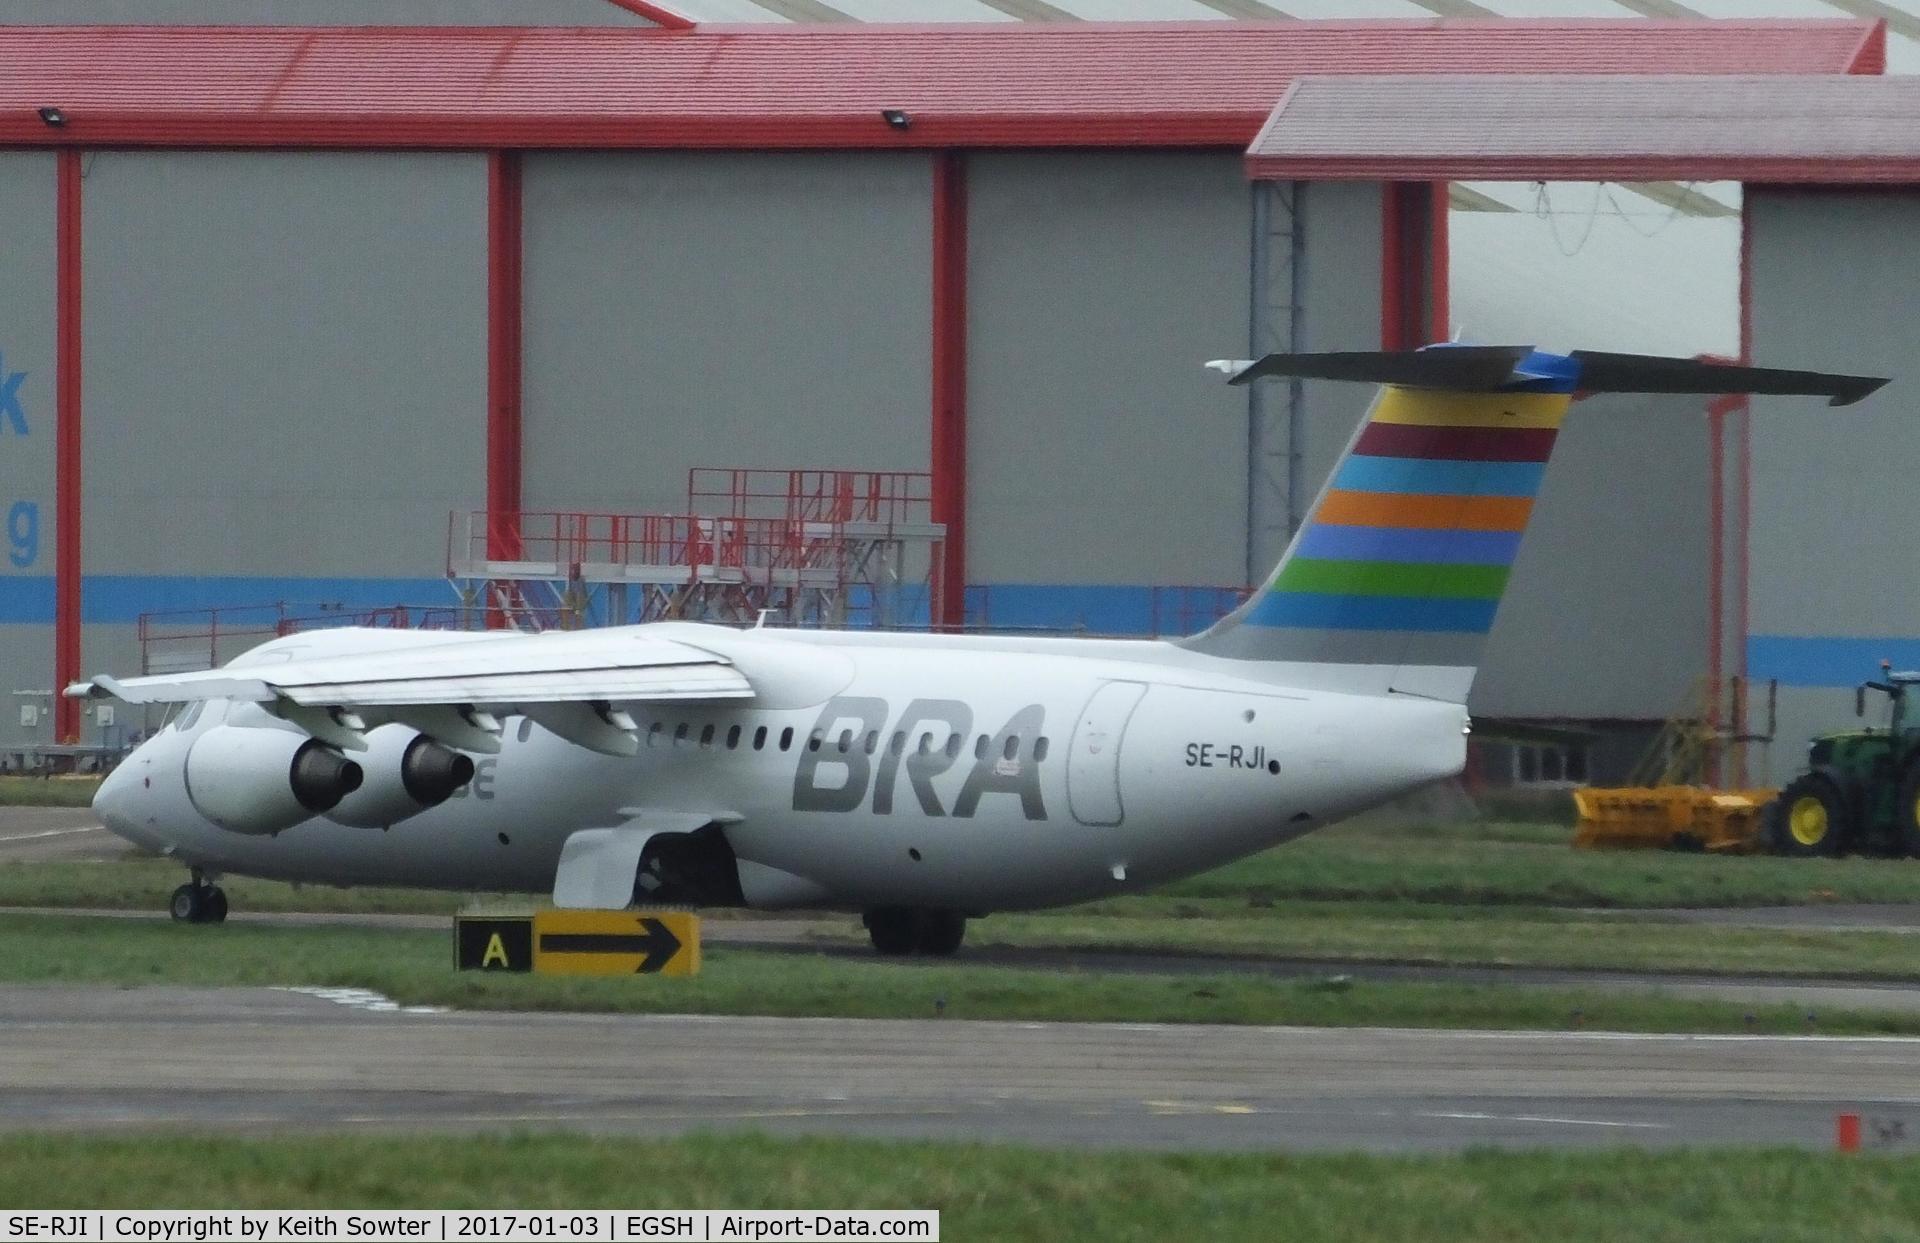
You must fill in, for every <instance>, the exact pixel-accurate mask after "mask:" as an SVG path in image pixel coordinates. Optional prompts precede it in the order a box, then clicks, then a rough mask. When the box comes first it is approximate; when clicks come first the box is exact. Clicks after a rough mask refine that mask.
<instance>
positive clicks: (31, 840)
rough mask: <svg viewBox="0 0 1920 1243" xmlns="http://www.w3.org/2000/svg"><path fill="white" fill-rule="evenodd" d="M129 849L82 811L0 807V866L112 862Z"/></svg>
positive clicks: (91, 814) (89, 812)
mask: <svg viewBox="0 0 1920 1243" xmlns="http://www.w3.org/2000/svg"><path fill="white" fill-rule="evenodd" d="M132 849H133V847H131V846H129V845H128V844H127V843H126V842H125V841H124V840H123V839H121V838H118V837H115V836H114V835H113V834H111V833H109V832H107V830H106V829H105V828H104V827H102V826H101V824H100V822H99V821H97V820H95V819H94V818H93V812H92V811H91V810H90V809H88V808H85V807H0V863H45V862H50V861H54V860H59V861H73V860H83V859H112V858H117V857H119V856H121V855H124V854H126V853H128V852H129V851H131V850H132Z"/></svg>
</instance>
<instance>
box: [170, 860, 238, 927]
mask: <svg viewBox="0 0 1920 1243" xmlns="http://www.w3.org/2000/svg"><path fill="white" fill-rule="evenodd" d="M167 913H168V914H169V915H172V916H173V918H174V922H176V923H182V924H221V923H225V922H226V919H227V891H226V890H224V889H222V888H220V886H218V885H215V884H210V883H209V882H208V881H207V880H206V878H205V877H203V876H202V875H201V874H200V870H199V869H198V868H195V869H194V872H193V879H192V880H191V881H188V882H187V883H186V884H184V885H182V886H180V887H179V888H178V889H176V890H174V891H173V897H172V898H171V899H169V900H168V902H167Z"/></svg>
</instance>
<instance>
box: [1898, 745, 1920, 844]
mask: <svg viewBox="0 0 1920 1243" xmlns="http://www.w3.org/2000/svg"><path fill="white" fill-rule="evenodd" d="M1893 809H1894V817H1893V823H1894V827H1895V828H1896V829H1898V830H1899V836H1898V837H1896V838H1895V839H1894V840H1895V842H1896V843H1897V848H1898V850H1899V852H1900V853H1901V854H1903V855H1913V856H1914V857H1916V858H1920V760H1915V761H1913V762H1912V763H1910V764H1908V765H1907V771H1906V775H1905V776H1903V777H1901V778H1900V793H1899V795H1898V796H1897V797H1896V798H1895V799H1894V804H1893Z"/></svg>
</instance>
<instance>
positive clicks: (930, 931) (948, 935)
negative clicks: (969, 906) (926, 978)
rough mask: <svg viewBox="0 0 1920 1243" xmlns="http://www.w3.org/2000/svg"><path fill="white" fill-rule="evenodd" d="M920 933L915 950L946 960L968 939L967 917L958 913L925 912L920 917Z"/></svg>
mask: <svg viewBox="0 0 1920 1243" xmlns="http://www.w3.org/2000/svg"><path fill="white" fill-rule="evenodd" d="M919 933H920V935H919V938H918V941H917V943H916V944H915V946H914V948H915V949H917V950H919V951H920V952H921V953H922V954H928V955H931V956H932V957H935V958H946V957H949V956H950V955H952V954H953V953H954V952H955V951H956V950H958V949H959V948H960V942H961V941H963V940H965V939H966V936H967V917H966V916H965V915H962V914H960V913H959V912H958V911H925V912H923V913H922V914H921V916H920V929H919Z"/></svg>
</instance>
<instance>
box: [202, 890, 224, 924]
mask: <svg viewBox="0 0 1920 1243" xmlns="http://www.w3.org/2000/svg"><path fill="white" fill-rule="evenodd" d="M206 906H207V910H206V914H205V915H203V916H201V922H203V923H209V924H224V923H226V922H227V891H226V890H224V889H222V888H221V887H220V886H218V885H214V886H213V887H211V888H209V889H208V890H207V896H206Z"/></svg>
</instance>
